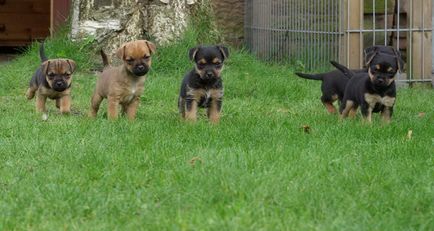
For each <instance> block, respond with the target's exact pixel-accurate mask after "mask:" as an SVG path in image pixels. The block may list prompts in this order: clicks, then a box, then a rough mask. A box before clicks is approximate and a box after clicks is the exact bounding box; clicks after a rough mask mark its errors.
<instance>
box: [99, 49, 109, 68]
mask: <svg viewBox="0 0 434 231" xmlns="http://www.w3.org/2000/svg"><path fill="white" fill-rule="evenodd" d="M99 52H100V54H101V58H102V64H103V65H104V67H106V66H108V65H110V64H109V61H108V58H107V54H106V53H105V52H104V51H103V50H102V49H101V50H100V51H99Z"/></svg>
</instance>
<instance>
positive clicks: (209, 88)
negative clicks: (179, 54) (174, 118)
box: [178, 46, 229, 123]
mask: <svg viewBox="0 0 434 231" xmlns="http://www.w3.org/2000/svg"><path fill="white" fill-rule="evenodd" d="M228 57H229V50H228V48H226V47H224V46H198V47H195V48H192V49H190V51H189V58H190V60H192V61H194V64H195V65H194V68H193V70H191V71H190V72H189V73H187V74H186V75H185V76H184V79H183V80H182V84H181V90H180V94H179V99H178V108H179V112H180V114H181V116H182V118H184V119H186V120H189V121H196V119H197V111H198V107H203V108H207V116H208V118H209V120H210V121H211V122H212V123H218V122H219V120H220V111H221V108H222V100H223V81H222V78H221V72H222V69H223V63H224V61H225V60H226V59H227V58H228Z"/></svg>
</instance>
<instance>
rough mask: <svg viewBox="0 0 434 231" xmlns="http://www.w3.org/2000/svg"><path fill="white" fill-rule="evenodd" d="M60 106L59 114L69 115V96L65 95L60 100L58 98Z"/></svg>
mask: <svg viewBox="0 0 434 231" xmlns="http://www.w3.org/2000/svg"><path fill="white" fill-rule="evenodd" d="M59 104H60V105H59V106H60V113H62V114H69V113H70V112H71V96H70V95H65V96H63V97H62V98H60V102H59Z"/></svg>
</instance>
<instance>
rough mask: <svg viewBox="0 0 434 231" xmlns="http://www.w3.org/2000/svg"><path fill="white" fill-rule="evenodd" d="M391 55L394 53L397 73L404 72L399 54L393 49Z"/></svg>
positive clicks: (402, 61)
mask: <svg viewBox="0 0 434 231" xmlns="http://www.w3.org/2000/svg"><path fill="white" fill-rule="evenodd" d="M393 53H395V57H396V63H397V65H398V71H399V72H402V71H403V70H404V64H405V63H404V60H403V59H402V56H401V52H399V50H396V49H395V48H393Z"/></svg>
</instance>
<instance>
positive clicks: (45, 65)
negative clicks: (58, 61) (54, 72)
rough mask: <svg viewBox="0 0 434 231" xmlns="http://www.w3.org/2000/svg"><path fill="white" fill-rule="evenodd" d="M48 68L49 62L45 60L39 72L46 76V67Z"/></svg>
mask: <svg viewBox="0 0 434 231" xmlns="http://www.w3.org/2000/svg"><path fill="white" fill-rule="evenodd" d="M49 66H50V60H47V61H45V62H43V63H42V64H41V70H42V73H44V75H47V71H48V67H49Z"/></svg>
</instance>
